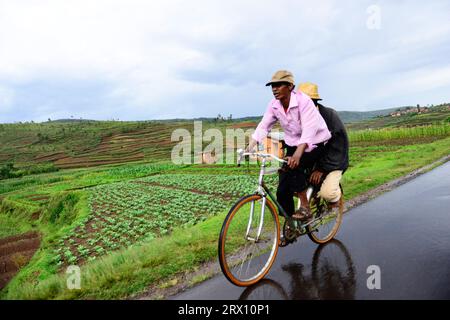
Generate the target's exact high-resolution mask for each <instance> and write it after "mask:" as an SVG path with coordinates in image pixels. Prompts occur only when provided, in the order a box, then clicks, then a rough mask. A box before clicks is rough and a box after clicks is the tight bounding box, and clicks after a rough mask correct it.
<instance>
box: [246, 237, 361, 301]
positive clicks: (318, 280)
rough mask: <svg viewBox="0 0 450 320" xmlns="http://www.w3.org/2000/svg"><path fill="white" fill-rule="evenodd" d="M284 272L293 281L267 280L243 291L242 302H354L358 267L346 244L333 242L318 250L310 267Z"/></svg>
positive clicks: (292, 267)
mask: <svg viewBox="0 0 450 320" xmlns="http://www.w3.org/2000/svg"><path fill="white" fill-rule="evenodd" d="M281 269H282V270H283V271H284V272H287V273H289V276H290V279H289V280H290V281H289V282H288V284H286V285H285V286H283V285H282V284H280V283H278V282H276V281H274V280H271V279H264V280H262V281H260V282H258V283H257V284H255V285H253V286H251V287H248V288H247V289H245V290H244V292H242V294H241V296H240V297H239V299H240V300H303V299H308V300H311V299H354V298H355V284H356V280H355V279H356V277H355V268H354V265H353V261H352V259H351V256H350V254H349V252H348V250H347V249H346V247H345V246H344V244H343V243H342V242H340V241H339V240H336V239H334V240H332V241H330V242H328V243H326V244H323V245H320V246H318V247H317V249H316V251H315V252H314V255H313V258H312V263H311V266H310V268H308V267H305V265H303V264H301V263H289V264H287V265H283V266H282V267H281Z"/></svg>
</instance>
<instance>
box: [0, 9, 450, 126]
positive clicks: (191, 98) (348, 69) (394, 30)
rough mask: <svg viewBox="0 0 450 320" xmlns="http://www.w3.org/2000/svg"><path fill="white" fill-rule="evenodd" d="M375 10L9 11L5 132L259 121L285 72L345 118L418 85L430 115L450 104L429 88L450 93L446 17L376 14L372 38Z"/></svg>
mask: <svg viewBox="0 0 450 320" xmlns="http://www.w3.org/2000/svg"><path fill="white" fill-rule="evenodd" d="M372 4H373V3H372V2H371V1H362V2H358V3H355V2H346V1H344V2H342V1H336V0H324V1H320V2H311V1H293V0H284V1H265V2H264V3H262V2H260V1H255V0H249V1H237V0H232V1H226V2H224V1H207V0H198V1H181V0H170V1H158V2H157V1H144V0H130V1H121V0H96V1H88V0H78V1H74V0H68V1H57V0H42V1H33V0H30V1H26V0H15V1H2V0H0V105H1V103H2V101H3V105H4V107H3V110H2V115H1V116H0V118H1V119H6V120H7V121H19V120H22V121H23V120H31V119H30V118H27V117H33V120H36V119H41V118H44V119H45V120H46V119H47V116H46V115H47V114H48V115H52V116H53V117H59V116H62V115H70V114H74V115H75V116H78V117H80V116H81V117H83V118H87V117H92V118H96V119H99V118H102V117H104V118H120V119H124V120H125V119H127V120H139V119H151V118H157V119H161V118H164V117H200V116H215V115H217V114H218V113H221V114H226V113H233V116H234V117H236V116H249V115H260V114H261V113H262V112H263V110H264V108H265V106H266V104H267V102H268V100H269V99H271V93H270V90H267V88H265V87H264V84H265V82H266V81H267V80H268V79H269V78H270V76H271V75H272V73H273V72H274V71H275V70H277V69H289V70H292V71H293V72H294V74H295V76H296V81H297V82H301V81H314V82H317V83H319V85H320V90H321V93H322V94H323V95H324V96H326V98H327V102H328V101H329V103H330V104H331V105H333V106H336V107H337V108H340V109H341V110H342V108H345V109H350V110H351V109H361V108H366V109H367V108H369V109H370V108H380V107H390V106H392V105H393V104H394V105H395V104H396V103H400V102H402V103H404V102H405V99H404V95H405V94H406V93H408V95H409V97H410V100H408V101H411V102H410V103H413V101H415V100H416V99H417V98H419V96H418V94H415V93H414V92H411V90H409V89H407V88H401V87H400V86H396V90H387V89H389V85H390V81H396V82H397V83H403V82H404V81H405V80H407V77H409V76H416V75H419V76H421V78H422V79H425V80H423V81H421V82H420V87H422V88H425V89H426V88H434V89H433V94H434V97H431V96H427V98H430V99H434V101H430V103H436V102H439V101H445V100H446V99H447V100H448V97H449V96H448V93H446V91H445V90H444V89H443V88H442V86H440V87H436V86H435V85H434V84H433V83H431V82H432V81H443V82H445V81H446V80H445V81H444V80H436V79H440V78H439V76H438V74H439V72H440V71H439V69H440V68H446V66H447V65H448V64H447V60H448V58H447V57H448V56H449V55H450V51H449V48H450V40H449V39H450V37H449V36H448V35H449V33H450V25H449V24H448V23H445V21H446V20H447V14H446V13H448V11H449V8H450V5H449V4H448V3H446V2H445V1H436V2H433V4H429V5H427V6H423V4H422V2H420V1H408V2H395V3H393V2H390V1H378V4H377V5H379V6H380V8H381V29H380V30H377V31H374V30H369V29H367V27H366V20H367V18H368V14H367V12H366V9H367V8H368V7H369V6H370V5H372ZM417 13H420V14H417ZM428 72H430V74H433V75H434V76H430V77H427V76H426V74H427V73H428ZM443 79H446V77H445V76H444V77H443ZM410 81H411V83H410V84H411V87H417V86H419V85H417V84H415V83H414V81H412V80H410ZM445 83H446V82H445ZM425 89H424V90H425ZM1 90H3V93H2V91H1ZM350 92H351V93H352V95H351V96H349V93H350ZM355 92H357V93H355ZM436 94H437V96H436ZM421 98H424V97H423V96H421ZM436 100H438V101H436ZM6 101H8V104H7V103H6ZM6 105H8V109H6V107H5V106H6ZM17 106H20V107H21V109H20V110H23V108H28V109H27V110H24V111H23V112H20V111H18V110H19V109H18V108H17ZM36 110H40V111H39V112H37V111H36Z"/></svg>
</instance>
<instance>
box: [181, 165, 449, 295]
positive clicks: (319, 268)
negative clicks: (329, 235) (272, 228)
mask: <svg viewBox="0 0 450 320" xmlns="http://www.w3.org/2000/svg"><path fill="white" fill-rule="evenodd" d="M449 208H450V163H446V164H444V165H442V166H440V167H438V168H436V169H434V170H432V171H431V172H429V173H427V174H424V175H422V176H420V177H418V178H416V179H415V180H413V181H410V182H408V183H406V184H404V185H403V186H400V187H399V188H397V189H395V190H393V191H391V192H389V193H386V194H384V195H381V196H380V197H378V198H376V199H374V200H372V201H369V202H367V203H366V204H363V205H361V206H359V207H357V208H355V209H352V210H351V211H349V212H348V213H346V214H345V215H344V221H343V224H342V226H341V229H340V230H339V232H338V234H337V236H336V240H334V241H332V242H330V243H328V244H325V245H322V246H318V245H316V244H314V243H312V242H311V241H310V240H309V239H308V238H307V237H302V238H300V239H299V241H298V242H296V243H294V244H292V245H289V246H287V247H285V248H280V250H279V253H278V256H277V259H276V261H275V263H274V265H273V267H272V269H271V271H270V272H269V274H268V275H267V277H266V279H265V280H263V281H261V282H260V283H258V284H256V285H254V286H252V287H248V288H240V287H236V286H234V285H232V284H231V283H229V282H228V281H227V280H226V279H225V277H224V276H223V275H218V276H216V277H214V278H212V279H210V280H208V281H205V282H204V283H202V284H200V285H198V286H197V287H195V288H192V289H191V290H188V291H186V292H184V293H181V294H179V295H177V296H175V297H172V298H173V299H200V300H202V299H258V300H262V299H271V300H276V299H282V300H285V299H450V286H449V285H448V284H449V283H450V209H449ZM373 270H378V271H379V274H378V273H377V272H375V271H373ZM374 277H378V278H374ZM374 279H376V280H375V282H377V281H378V282H377V285H376V286H373V283H374ZM371 284H372V285H371Z"/></svg>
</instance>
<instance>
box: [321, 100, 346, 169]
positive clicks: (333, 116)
mask: <svg viewBox="0 0 450 320" xmlns="http://www.w3.org/2000/svg"><path fill="white" fill-rule="evenodd" d="M318 107H319V112H320V114H321V115H322V118H323V119H324V120H325V122H326V124H327V127H328V130H330V132H331V139H330V140H328V142H327V143H326V144H325V153H324V156H323V157H321V158H320V160H319V161H318V162H317V164H316V168H317V169H319V170H321V171H324V172H330V171H334V170H342V171H345V170H346V169H347V168H348V151H349V141H348V136H347V132H346V130H345V126H344V124H343V123H342V121H341V119H340V118H339V116H338V114H337V112H336V111H335V110H333V109H331V108H327V107H324V106H323V105H321V104H320V103H319V104H318Z"/></svg>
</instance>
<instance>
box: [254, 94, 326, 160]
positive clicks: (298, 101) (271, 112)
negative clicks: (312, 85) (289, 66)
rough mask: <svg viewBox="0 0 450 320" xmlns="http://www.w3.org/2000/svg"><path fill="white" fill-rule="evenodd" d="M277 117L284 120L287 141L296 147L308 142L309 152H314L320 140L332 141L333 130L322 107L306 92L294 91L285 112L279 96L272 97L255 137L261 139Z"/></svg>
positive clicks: (307, 150) (306, 150)
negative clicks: (321, 112)
mask: <svg viewBox="0 0 450 320" xmlns="http://www.w3.org/2000/svg"><path fill="white" fill-rule="evenodd" d="M277 120H278V121H280V125H281V127H282V128H283V130H284V141H285V142H286V144H287V145H289V146H292V147H295V146H298V145H300V144H302V143H306V144H307V147H306V149H305V152H311V151H312V150H313V149H314V148H316V145H317V144H318V143H321V142H325V141H328V140H329V139H330V138H331V133H330V131H329V130H328V128H327V125H326V123H325V120H323V118H322V116H321V115H320V113H319V110H317V108H316V107H315V105H314V103H313V102H312V100H311V98H310V97H309V96H308V95H306V94H304V93H302V92H291V99H290V102H289V107H288V109H287V111H286V112H284V108H283V106H282V105H281V102H280V101H279V100H277V99H272V100H271V101H270V103H269V106H268V107H267V110H266V112H265V113H264V116H263V118H262V120H261V122H260V123H259V124H258V127H257V128H256V130H255V132H254V133H253V135H252V138H253V139H255V140H256V141H258V142H261V141H262V140H263V139H264V138H265V137H266V136H267V134H268V133H269V132H270V130H271V129H272V127H273V126H274V124H275V123H276V122H277Z"/></svg>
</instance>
